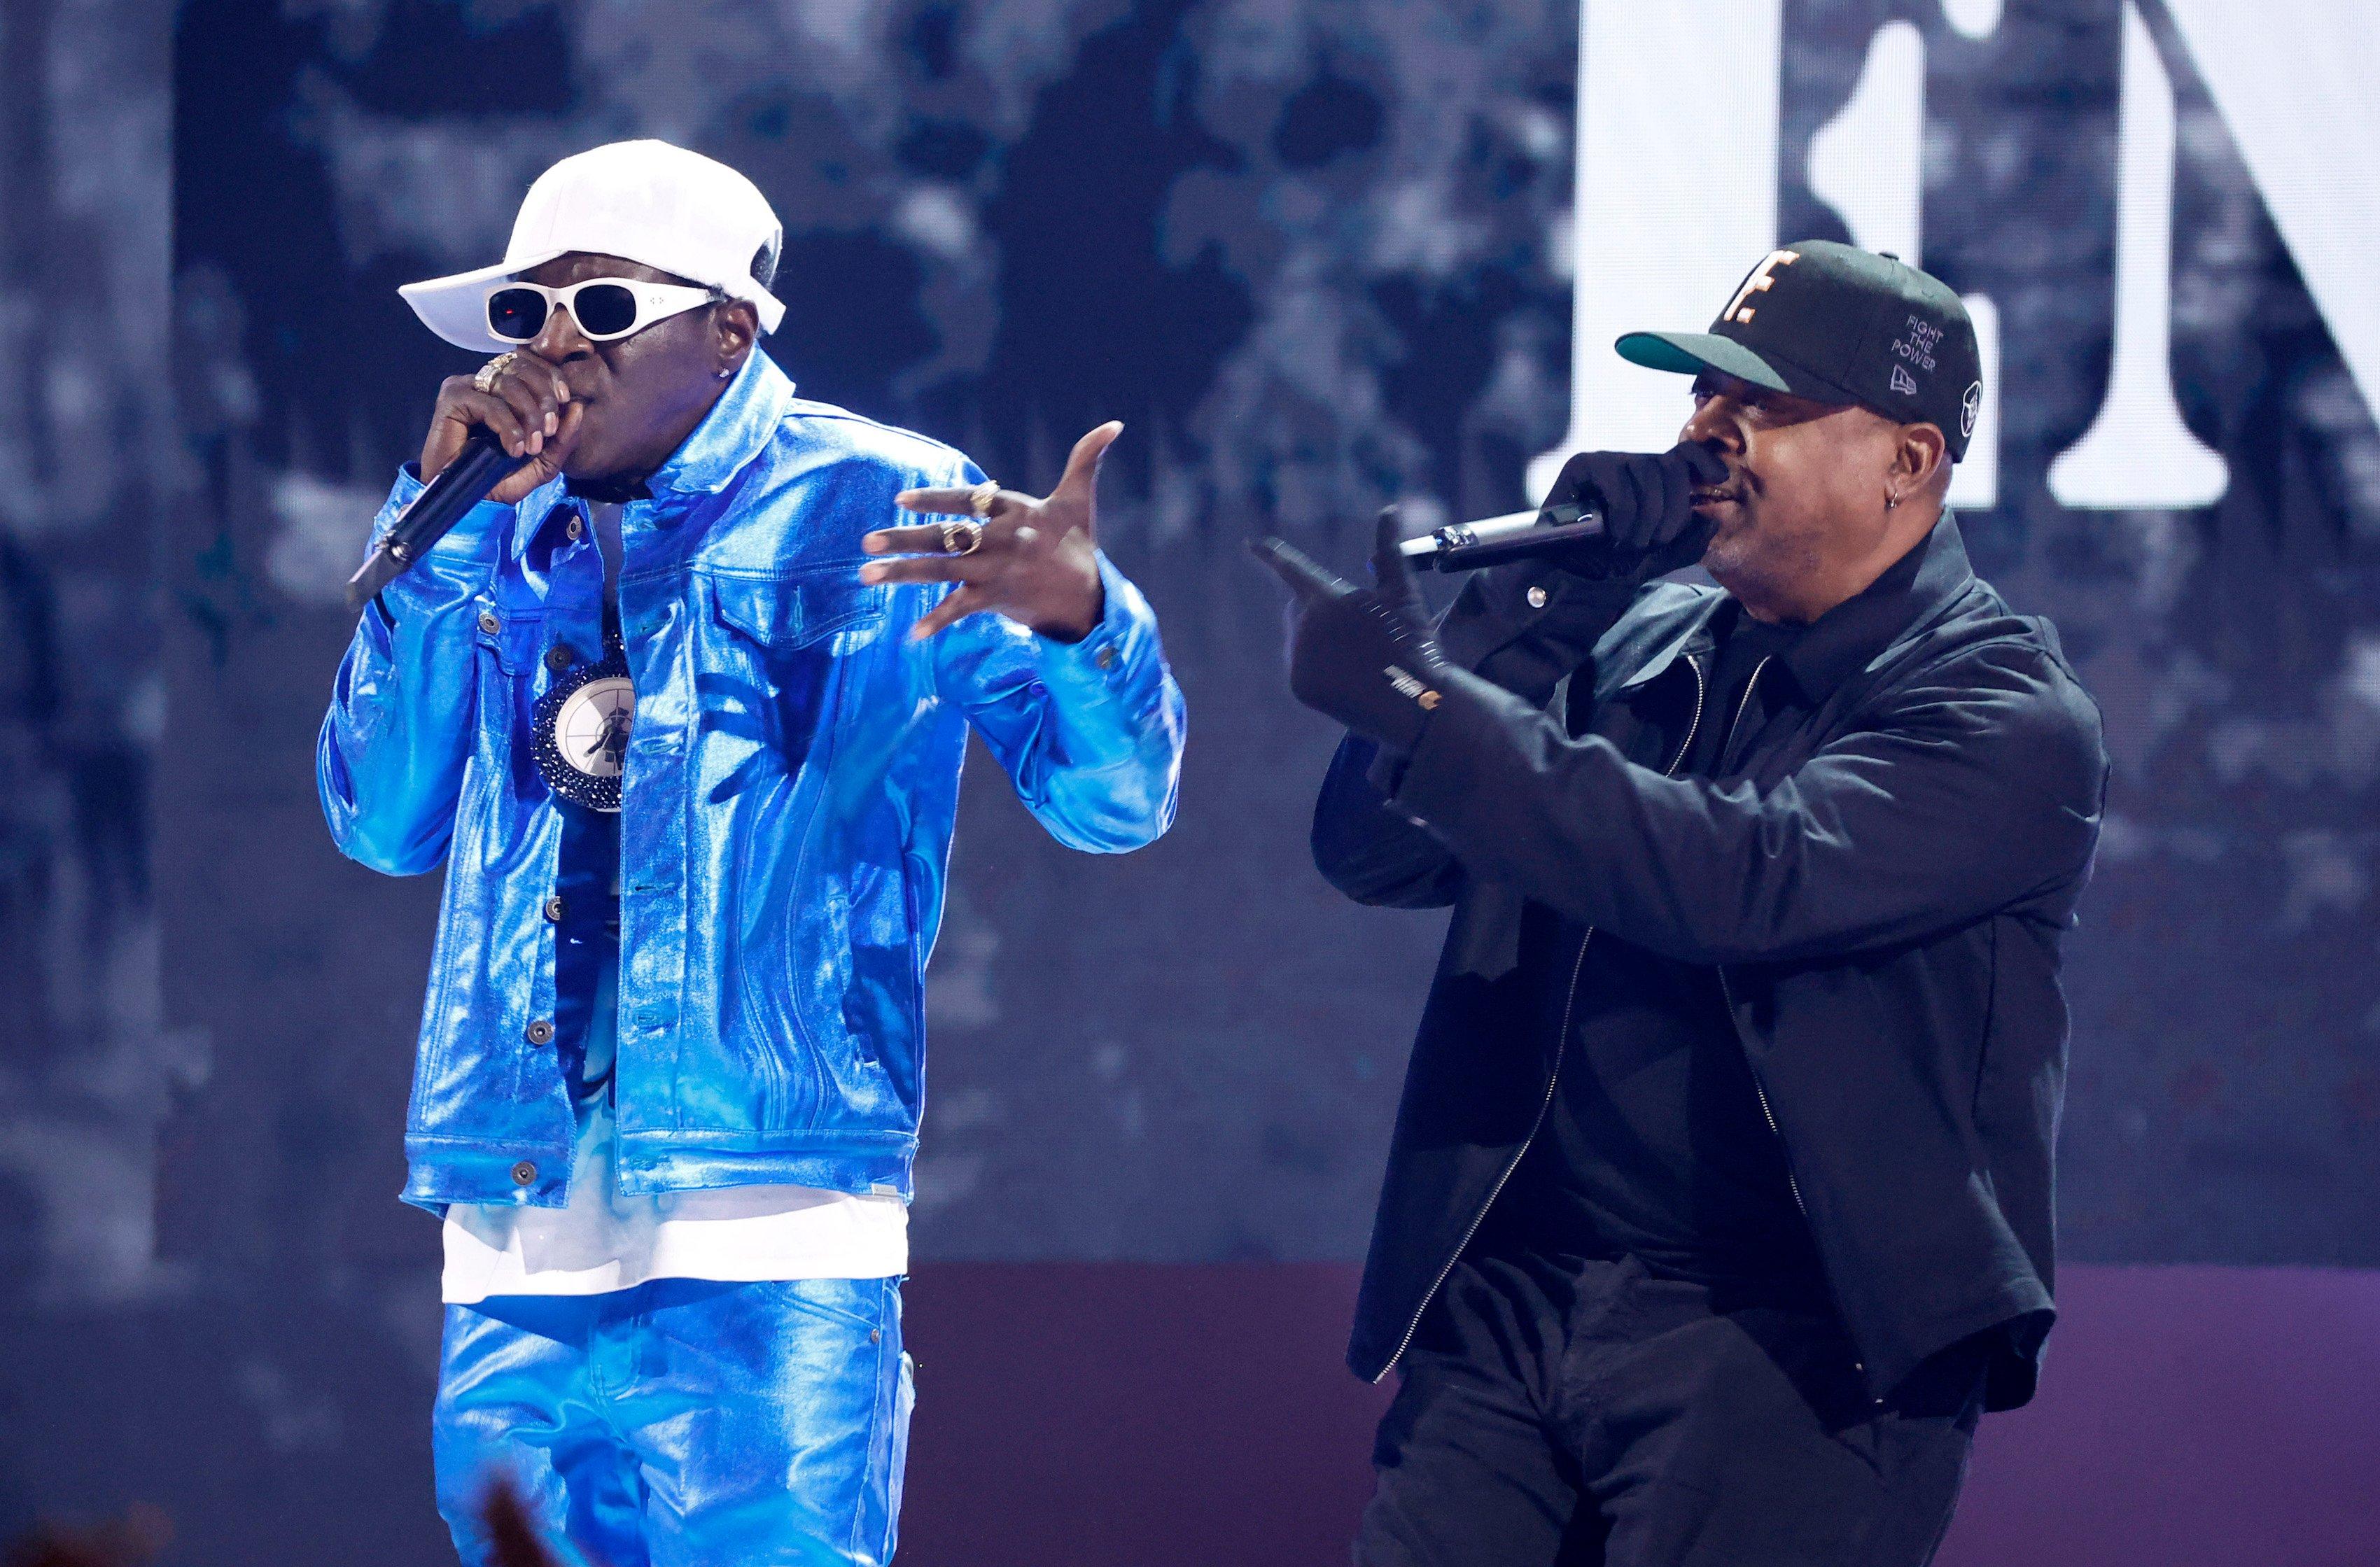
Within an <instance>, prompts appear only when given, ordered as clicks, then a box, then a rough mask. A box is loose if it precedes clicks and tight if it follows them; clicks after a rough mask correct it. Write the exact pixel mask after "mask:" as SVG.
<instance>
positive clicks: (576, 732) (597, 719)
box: [536, 652, 637, 810]
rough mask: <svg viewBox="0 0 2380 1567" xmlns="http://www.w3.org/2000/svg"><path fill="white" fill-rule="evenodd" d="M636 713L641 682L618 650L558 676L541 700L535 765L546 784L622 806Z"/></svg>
mask: <svg viewBox="0 0 2380 1567" xmlns="http://www.w3.org/2000/svg"><path fill="white" fill-rule="evenodd" d="M636 717H637V687H636V686H635V684H634V683H633V682H631V681H630V680H629V678H628V661H627V659H626V658H625V657H624V656H623V655H621V654H620V653H617V652H614V653H613V654H612V655H611V656H610V657H609V658H606V659H604V660H602V661H601V662H598V663H589V664H581V665H579V666H578V667H577V669H574V670H572V671H571V672H570V673H569V674H565V675H564V676H563V677H562V678H561V679H559V680H557V681H555V682H554V683H553V686H550V687H548V688H547V690H546V693H545V695H544V696H542V697H540V698H538V701H537V714H536V718H537V770H538V771H539V772H540V773H541V774H542V775H543V776H544V778H545V784H546V787H547V788H549V789H552V790H553V792H554V793H555V794H557V795H559V796H562V797H563V798H564V799H565V800H568V801H570V802H571V803H572V804H573V805H581V806H585V807H587V808H589V810H618V809H619V808H620V775H621V773H623V772H624V771H626V770H627V763H628V732H629V730H630V729H631V728H632V727H633V726H634V724H635V723H636Z"/></svg>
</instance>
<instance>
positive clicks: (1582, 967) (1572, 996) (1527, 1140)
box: [1372, 653, 1802, 1383]
mask: <svg viewBox="0 0 2380 1567" xmlns="http://www.w3.org/2000/svg"><path fill="white" fill-rule="evenodd" d="M1684 656H1685V661H1686V667H1687V668H1688V669H1691V670H1693V671H1694V716H1693V717H1692V718H1690V719H1688V720H1687V721H1686V737H1685V738H1684V739H1683V740H1682V741H1680V742H1679V743H1678V754H1677V755H1676V756H1673V757H1671V758H1670V765H1669V767H1668V768H1667V769H1665V770H1664V771H1663V776H1664V777H1675V776H1676V775H1677V771H1678V767H1679V764H1680V763H1682V762H1683V761H1684V760H1685V759H1686V753H1687V752H1688V751H1690V750H1692V749H1693V748H1694V734H1695V732H1696V731H1697V730H1699V729H1700V728H1701V727H1702V723H1703V700H1704V698H1705V697H1706V695H1708V692H1709V686H1708V684H1707V682H1706V681H1705V679H1704V677H1703V666H1702V663H1701V661H1699V660H1697V659H1696V658H1695V657H1694V654H1692V653H1688V654H1686V655H1684ZM1761 662H1762V663H1763V664H1764V665H1765V664H1766V663H1767V660H1765V659H1764V660H1762V661H1761ZM1752 678H1753V679H1754V680H1755V681H1757V680H1758V679H1759V678H1760V671H1759V670H1758V669H1755V670H1754V671H1753V672H1752ZM1751 694H1752V692H1751V687H1750V686H1745V688H1744V695H1745V696H1746V697H1749V696H1750V695H1751ZM1736 716H1737V717H1739V718H1741V717H1743V710H1742V709H1740V708H1739V709H1738V710H1736ZM1728 728H1729V737H1730V739H1731V738H1733V736H1734V725H1733V724H1731V723H1730V725H1729V726H1728ZM1593 940H1595V927H1594V926H1592V925H1590V926H1588V927H1587V928H1586V933H1585V935H1583V936H1581V937H1579V939H1578V956H1577V957H1576V958H1574V959H1573V960H1572V962H1571V967H1570V990H1568V992H1566V993H1565V994H1564V995H1563V997H1562V1015H1561V1031H1560V1033H1559V1034H1557V1035H1555V1036H1554V1061H1553V1067H1552V1069H1551V1070H1550V1071H1548V1073H1547V1074H1546V1095H1545V1098H1543V1099H1539V1100H1538V1101H1537V1118H1536V1120H1535V1121H1532V1122H1530V1123H1529V1135H1528V1136H1525V1137H1524V1138H1522V1139H1521V1146H1520V1147H1519V1148H1515V1149H1513V1150H1512V1158H1511V1159H1509V1160H1506V1161H1505V1163H1504V1170H1503V1172H1502V1173H1501V1174H1500V1175H1498V1176H1497V1177H1496V1184H1494V1185H1493V1186H1491V1187H1489V1188H1488V1200H1487V1201H1486V1202H1483V1203H1481V1204H1480V1205H1479V1211H1478V1212H1476V1213H1475V1214H1473V1215H1472V1216H1471V1223H1470V1225H1469V1226H1468V1227H1467V1228H1465V1229H1464V1230H1463V1239H1462V1240H1461V1241H1459V1242H1457V1243H1456V1245H1455V1247H1454V1250H1453V1252H1452V1253H1451V1254H1450V1255H1449V1256H1448V1257H1447V1259H1446V1261H1445V1262H1444V1263H1443V1264H1442V1265H1440V1266H1439V1270H1438V1277H1437V1278H1435V1279H1432V1280H1431V1281H1430V1282H1429V1288H1428V1289H1427V1290H1425V1291H1423V1292H1422V1297H1421V1300H1420V1301H1419V1302H1418V1303H1417V1304H1416V1305H1415V1306H1414V1314H1413V1319H1412V1320H1411V1321H1409V1322H1407V1323H1406V1324H1405V1331H1404V1337H1403V1338H1401V1339H1399V1340H1398V1341H1397V1351H1396V1353H1395V1354H1391V1355H1390V1356H1389V1359H1388V1364H1387V1365H1385V1366H1382V1367H1380V1369H1379V1373H1378V1376H1375V1377H1374V1378H1373V1379H1372V1380H1373V1381H1374V1382H1375V1383H1377V1382H1379V1381H1381V1380H1382V1379H1385V1378H1386V1377H1387V1376H1388V1374H1389V1373H1390V1372H1391V1371H1393V1370H1395V1369H1396V1368H1397V1362H1398V1361H1400V1360H1403V1358H1404V1354H1405V1351H1406V1350H1407V1349H1409V1348H1411V1347H1412V1345H1413V1340H1414V1335H1415V1333H1417V1332H1419V1331H1420V1330H1421V1319H1422V1317H1423V1316H1424V1315H1425V1314H1426V1313H1427V1311H1428V1310H1429V1303H1430V1302H1431V1301H1433V1300H1436V1299H1437V1298H1438V1292H1439V1289H1440V1288H1441V1287H1442V1286H1443V1285H1444V1284H1445V1283H1446V1276H1447V1275H1448V1274H1449V1273H1451V1272H1453V1271H1454V1265H1455V1264H1456V1263H1457V1262H1460V1261H1462V1260H1463V1248H1464V1247H1466V1246H1468V1245H1471V1237H1472V1236H1474V1235H1475V1234H1477V1233H1479V1226H1480V1225H1482V1224H1484V1223H1486V1222H1487V1221H1488V1209H1491V1208H1494V1207H1495V1206H1496V1199H1497V1198H1498V1197H1501V1196H1502V1195H1503V1193H1504V1184H1505V1183H1506V1182H1507V1181H1510V1180H1511V1179H1512V1172H1513V1171H1515V1170H1518V1169H1519V1168H1520V1167H1521V1160H1524V1159H1526V1158H1527V1157H1528V1154H1529V1147H1530V1145H1531V1144H1533V1143H1535V1142H1536V1140H1537V1134H1538V1133H1539V1132H1540V1131H1542V1130H1543V1129H1544V1128H1545V1124H1546V1112H1547V1111H1549V1110H1551V1109H1552V1108H1553V1103H1554V1088H1555V1087H1556V1086H1557V1085H1558V1084H1559V1083H1560V1081H1561V1063H1562V1056H1563V1054H1564V1052H1565V1051H1568V1050H1569V1048H1570V1020H1571V1014H1572V1012H1573V1009H1574V1008H1575V1007H1576V1006H1577V1005H1578V978H1579V976H1580V975H1581V974H1583V973H1585V971H1586V944H1587V943H1588V942H1589V941H1593ZM1758 1082H1759V1079H1758V1077H1757V1076H1755V1078H1754V1084H1755V1087H1756V1086H1757V1085H1758ZM1767 1102H1768V1101H1767V1098H1766V1096H1763V1098H1762V1099H1761V1108H1762V1109H1763V1110H1766V1109H1767ZM1769 1125H1770V1127H1771V1129H1772V1130H1773V1129H1774V1128H1775V1126H1776V1123H1775V1122H1774V1121H1773V1120H1772V1121H1771V1122H1770V1123H1769ZM1786 1180H1787V1182H1788V1183H1789V1184H1790V1183H1791V1180H1792V1172H1791V1170H1790V1169H1789V1170H1788V1171H1787V1172H1786ZM1793 1200H1794V1201H1795V1202H1797V1203H1798V1202H1800V1201H1801V1200H1802V1194H1801V1193H1800V1192H1799V1191H1796V1192H1795V1193H1794V1194H1793Z"/></svg>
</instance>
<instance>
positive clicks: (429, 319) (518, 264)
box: [396, 250, 568, 354]
mask: <svg viewBox="0 0 2380 1567" xmlns="http://www.w3.org/2000/svg"><path fill="white" fill-rule="evenodd" d="M567 253H568V252H566V251H563V250H555V251H553V252H552V253H551V254H548V255H543V256H528V257H524V258H521V259H519V260H516V261H498V262H497V263H496V264H495V265H494V266H492V267H481V268H480V269H479V270H478V271H477V272H458V273H453V274H451V275H449V276H446V277H433V278H430V279H427V280H425V281H423V282H420V283H407V284H405V285H402V286H400V287H399V288H398V289H397V291H396V292H397V296H398V298H402V299H403V300H404V301H405V302H406V303H407V304H408V305H410V306H412V307H413V313H414V314H415V315H417V316H419V317H420V318H421V324H422V325H424V326H426V327H428V328H429V329H430V330H431V331H432V332H434V333H436V334H438V335H439V336H441V337H443V338H444V339H446V341H447V342H449V343H452V344H454V345H455V346H456V347H457V348H469V349H471V350H472V351H474V352H476V353H483V354H501V353H503V352H504V350H505V349H507V348H517V347H519V346H520V345H519V344H517V343H507V342H505V341H504V339H503V338H501V337H499V336H497V335H496V334H494V333H492V332H490V331H489V330H488V285H490V284H494V283H508V282H510V281H512V280H513V279H514V278H516V277H518V276H519V275H520V274H521V273H525V272H527V271H528V270H529V269H530V268H531V267H541V266H543V265H544V264H545V263H546V262H548V261H552V260H553V258H554V257H555V256H560V255H565V254H567Z"/></svg>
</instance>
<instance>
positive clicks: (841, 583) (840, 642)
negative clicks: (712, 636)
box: [710, 567, 892, 656]
mask: <svg viewBox="0 0 2380 1567" xmlns="http://www.w3.org/2000/svg"><path fill="white" fill-rule="evenodd" d="M710 601H711V608H712V613H714V615H715V616H716V618H717V621H718V624H719V625H720V626H722V627H723V628H724V629H725V630H727V631H729V632H731V633H734V634H735V636H736V637H739V638H742V639H743V640H744V641H745V642H747V643H748V644H750V645H751V646H753V647H757V648H759V649H762V650H766V651H768V652H771V653H775V652H791V651H794V650H798V649H803V648H808V647H812V646H814V645H816V644H819V643H820V642H824V643H826V644H827V647H826V652H827V653H828V654H829V655H830V656H833V655H839V654H842V653H847V652H855V651H856V650H859V649H860V648H862V647H864V646H866V645H867V644H868V642H871V641H873V640H874V639H875V638H876V636H877V635H878V634H879V633H880V632H881V631H882V630H883V629H884V619H885V615H886V614H887V613H888V612H889V610H890V607H891V603H892V589H890V588H887V587H886V586H884V585H883V584H881V583H866V582H859V581H856V580H855V579H854V578H853V577H852V576H851V575H850V569H846V568H841V567H837V568H831V569H827V570H820V571H816V572H808V573H805V574H804V575H802V576H799V577H712V578H711V579H710Z"/></svg>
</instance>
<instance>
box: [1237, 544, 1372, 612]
mask: <svg viewBox="0 0 2380 1567" xmlns="http://www.w3.org/2000/svg"><path fill="white" fill-rule="evenodd" d="M1249 548H1250V549H1252V550H1254V551H1255V552H1256V557H1257V559H1258V560H1260V561H1262V562H1264V563H1265V565H1269V566H1270V567H1272V569H1273V572H1274V574H1275V575H1276V576H1278V577H1280V578H1281V580H1282V581H1283V582H1285V583H1287V584H1289V590H1290V591H1291V592H1293V593H1294V594H1296V595H1297V597H1298V599H1299V601H1301V602H1304V603H1309V604H1311V603H1318V602H1320V601H1323V600H1325V599H1335V598H1337V597H1338V596H1339V595H1341V594H1342V593H1352V592H1354V590H1355V585H1354V583H1352V582H1349V581H1348V580H1347V579H1346V578H1344V577H1340V576H1338V575H1336V574H1335V573H1332V572H1329V571H1325V570H1324V569H1323V568H1322V567H1320V566H1318V565H1315V564H1314V562H1313V560H1312V559H1311V558H1310V557H1309V556H1307V554H1306V553H1305V551H1303V550H1301V549H1299V548H1298V547H1297V546H1296V545H1294V544H1290V543H1286V542H1284V541H1281V540H1279V539H1270V538H1268V539H1261V540H1258V541H1257V542H1256V543H1255V544H1252V545H1250V546H1249Z"/></svg>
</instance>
